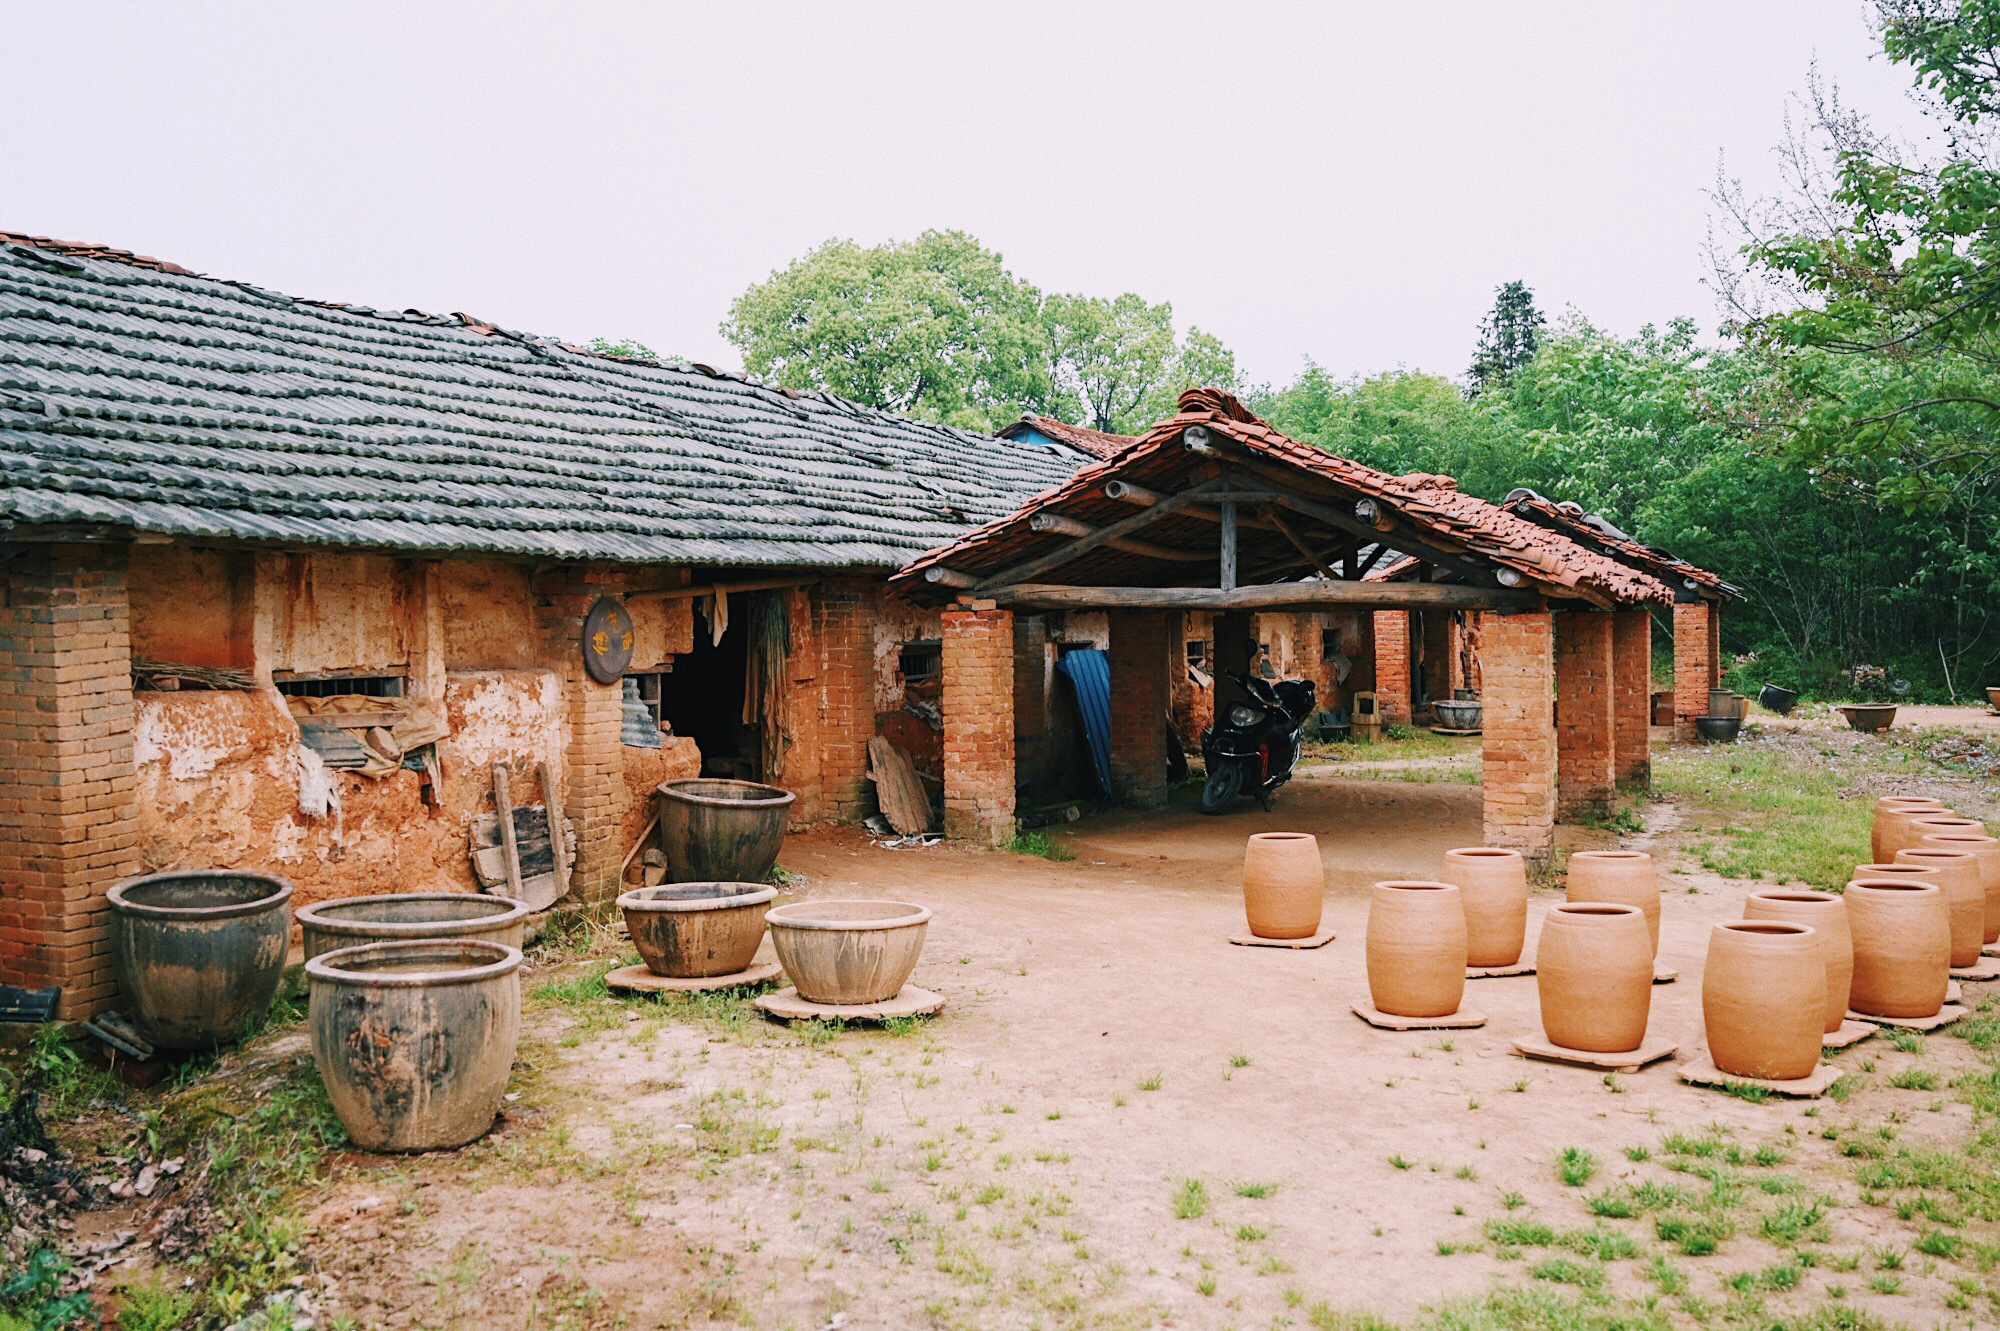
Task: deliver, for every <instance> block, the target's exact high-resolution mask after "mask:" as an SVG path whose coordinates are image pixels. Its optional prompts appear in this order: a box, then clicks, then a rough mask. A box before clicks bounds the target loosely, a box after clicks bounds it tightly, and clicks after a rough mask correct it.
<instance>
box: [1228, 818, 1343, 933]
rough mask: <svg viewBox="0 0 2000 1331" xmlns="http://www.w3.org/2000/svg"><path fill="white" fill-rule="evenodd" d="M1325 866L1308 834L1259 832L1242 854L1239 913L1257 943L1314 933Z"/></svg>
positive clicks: (1323, 895)
mask: <svg viewBox="0 0 2000 1331" xmlns="http://www.w3.org/2000/svg"><path fill="white" fill-rule="evenodd" d="M1325 900H1326V865H1325V863H1324V862H1322V861H1321V859H1320V857H1319V841H1318V839H1317V838H1315V837H1314V836H1313V835H1312V834H1311V833H1309V832H1258V833H1256V834H1254V835H1253V836H1251V838H1250V842H1249V844H1248V845H1247V846H1245V847H1244V849H1243V913H1244V915H1246V916H1247V917H1248V918H1249V920H1250V932H1251V933H1253V934H1255V935H1256V936H1257V937H1259V938H1310V937H1312V936H1313V935H1314V934H1316V933H1318V932H1319V916H1320V907H1321V905H1322V904H1323V903H1324V902H1325Z"/></svg>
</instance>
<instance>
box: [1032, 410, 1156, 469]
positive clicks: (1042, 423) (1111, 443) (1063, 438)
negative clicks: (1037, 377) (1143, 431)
mask: <svg viewBox="0 0 2000 1331" xmlns="http://www.w3.org/2000/svg"><path fill="white" fill-rule="evenodd" d="M1029 430H1037V431H1039V432H1041V433H1042V434H1045V435H1047V436H1048V437H1049V438H1051V439H1053V440H1055V441H1056V442H1057V443H1059V444H1068V445H1069V446H1070V447H1071V448H1074V449H1077V450H1078V451H1079V452H1084V453H1088V454H1090V456H1092V457H1094V458H1097V459H1100V460H1102V459H1104V458H1108V457H1110V456H1112V455H1113V454H1114V453H1116V452H1118V451H1119V450H1120V449H1122V448H1125V447H1126V446H1127V445H1130V444H1133V443H1136V442H1138V438H1139V436H1137V435H1133V434H1108V433H1106V432H1105V431H1103V430H1093V429H1091V428H1090V427H1089V426H1087V425H1071V424H1069V423H1067V422H1066V421H1059V420H1057V419H1056V418H1055V417H1053V416H1037V415H1035V414H1033V413H1032V412H1030V413H1028V414H1027V415H1024V416H1022V417H1021V419H1020V420H1018V421H1015V422H1014V423H1013V424H1012V425H1009V426H1007V427H1006V428H1005V429H1003V430H1001V431H1000V437H1001V438H1002V439H1018V438H1020V437H1021V436H1022V435H1023V434H1026V433H1027V432H1028V431H1029Z"/></svg>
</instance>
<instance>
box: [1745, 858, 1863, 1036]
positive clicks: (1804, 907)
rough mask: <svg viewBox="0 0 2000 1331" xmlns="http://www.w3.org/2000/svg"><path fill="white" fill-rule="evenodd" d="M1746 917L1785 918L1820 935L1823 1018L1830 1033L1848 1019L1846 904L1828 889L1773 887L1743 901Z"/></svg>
mask: <svg viewBox="0 0 2000 1331" xmlns="http://www.w3.org/2000/svg"><path fill="white" fill-rule="evenodd" d="M1743 918H1744V919H1746V920H1787V921H1790V922H1791V923H1793V924H1803V925H1808V926H1810V927H1811V928H1812V930H1813V932H1814V933H1816V934H1818V935H1819V950H1820V958H1821V960H1823V961H1824V962H1825V963H1826V1020H1825V1026H1824V1032H1823V1033H1824V1034H1827V1035H1831V1034H1833V1033H1834V1032H1835V1031H1837V1030H1839V1029H1840V1027H1841V1024H1842V1023H1843V1022H1845V1021H1846V1020H1847V1001H1848V991H1849V990H1850V989H1851V988H1852V987H1853V985H1854V935H1853V933H1852V932H1850V931H1849V929H1848V927H1847V903H1846V902H1845V901H1843V900H1841V899H1840V898H1839V897H1837V896H1835V895H1834V894H1833V893H1831V892H1807V891H1804V890H1803V889H1799V888H1785V887H1773V888H1767V889H1765V890H1764V891H1762V892H1752V893H1751V894H1750V895H1749V897H1748V898H1747V899H1746V900H1745V901H1744V903H1743Z"/></svg>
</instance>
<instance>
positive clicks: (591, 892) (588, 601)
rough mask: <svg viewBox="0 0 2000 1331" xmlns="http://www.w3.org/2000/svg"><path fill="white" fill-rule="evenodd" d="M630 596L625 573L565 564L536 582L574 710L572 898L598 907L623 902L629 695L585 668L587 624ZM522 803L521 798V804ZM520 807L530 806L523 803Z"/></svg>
mask: <svg viewBox="0 0 2000 1331" xmlns="http://www.w3.org/2000/svg"><path fill="white" fill-rule="evenodd" d="M624 589H625V579H624V574H623V573H618V572H609V571H606V570H603V569H593V568H589V567H587V566H584V565H579V564H562V565H556V566H554V567H551V568H546V569H542V570H539V571H538V572H537V573H536V575H535V594H536V600H535V619H536V621H537V623H538V624H539V625H540V627H541V629H542V631H543V633H544V634H546V635H547V638H548V642H549V650H550V651H551V652H552V653H553V654H554V659H555V660H556V661H557V662H559V663H560V668H561V670H562V672H563V694H564V697H565V698H566V700H567V701H568V704H569V751H568V761H567V764H566V768H567V773H566V774H567V783H566V789H565V790H564V792H563V815H564V816H565V817H567V818H569V819H570V820H571V821H573V822H574V823H575V824H576V864H575V865H574V866H573V867H572V869H571V871H570V891H571V893H572V894H573V895H575V896H577V897H579V898H581V899H582V900H583V901H585V902H588V903H591V904H595V903H598V902H602V901H608V900H610V899H611V898H613V897H615V896H617V895H618V863H619V861H620V860H622V859H624V858H625V849H626V848H625V847H624V846H623V845H620V844H619V843H620V841H621V840H622V828H623V826H624V821H625V812H626V804H627V792H626V788H625V750H624V748H623V746H622V744H621V743H620V740H619V729H620V726H621V725H622V723H623V720H624V712H623V702H622V698H623V694H622V690H621V689H620V686H619V685H618V684H616V683H612V684H599V683H598V682H597V681H596V680H594V679H592V678H591V677H590V676H589V675H588V674H587V673H585V671H584V668H583V618H584V616H585V615H586V614H587V613H589V611H590V607H591V606H592V605H593V604H595V603H596V601H597V598H598V597H600V596H616V595H619V594H620V593H621V592H623V591H624ZM516 799H517V800H521V797H520V796H518V795H517V796H516ZM521 802H524V803H525V802H526V801H525V800H521Z"/></svg>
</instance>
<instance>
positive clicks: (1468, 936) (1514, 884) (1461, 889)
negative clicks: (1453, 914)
mask: <svg viewBox="0 0 2000 1331" xmlns="http://www.w3.org/2000/svg"><path fill="white" fill-rule="evenodd" d="M1438 881H1440V882H1445V883H1450V884H1451V885H1452V886H1454V887H1456V888H1457V889H1458V896H1459V900H1460V901H1461V902H1463V903H1464V905H1465V964H1466V965H1468V966H1476V967H1482V968H1483V967H1490V966H1512V965H1514V964H1516V963H1517V962H1519V961H1520V960H1521V950H1522V948H1523V947H1525V946H1526V944H1527V941H1528V862H1527V861H1526V860H1524V859H1522V858H1521V852H1520V851H1518V850H1503V849H1501V848H1499V847H1497V846H1464V847H1461V848H1460V849H1458V850H1448V851H1446V852H1445V853H1444V866H1443V867H1442V868H1441V869H1439V870H1438Z"/></svg>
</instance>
